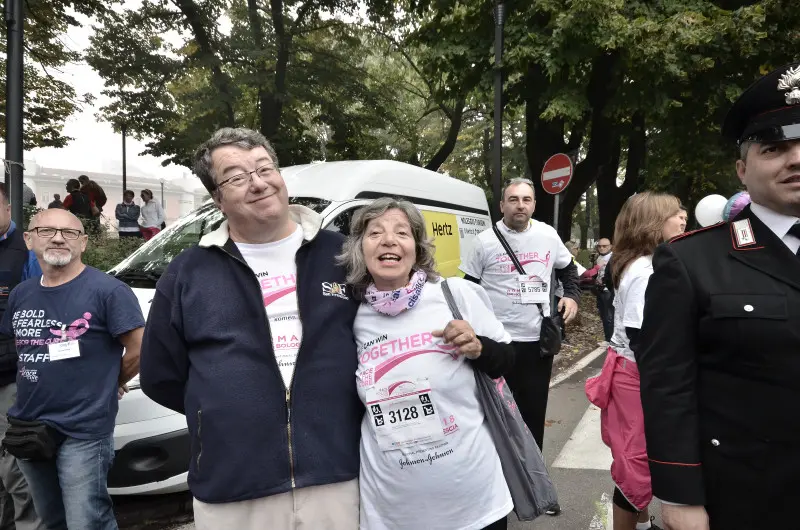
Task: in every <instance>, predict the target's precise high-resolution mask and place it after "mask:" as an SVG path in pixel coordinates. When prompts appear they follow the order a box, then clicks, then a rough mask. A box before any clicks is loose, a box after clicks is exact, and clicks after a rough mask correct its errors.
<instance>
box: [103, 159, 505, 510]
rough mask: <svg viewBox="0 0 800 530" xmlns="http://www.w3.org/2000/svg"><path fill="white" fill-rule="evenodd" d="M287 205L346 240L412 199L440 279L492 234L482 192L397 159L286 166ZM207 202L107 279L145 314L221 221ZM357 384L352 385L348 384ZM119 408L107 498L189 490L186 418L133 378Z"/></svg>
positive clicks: (220, 215)
mask: <svg viewBox="0 0 800 530" xmlns="http://www.w3.org/2000/svg"><path fill="white" fill-rule="evenodd" d="M281 173H282V174H283V177H284V180H285V181H286V186H287V189H288V191H289V197H290V202H292V203H296V204H303V205H305V206H308V207H309V208H311V209H312V210H314V211H316V212H318V213H319V214H321V215H322V217H323V223H322V226H323V228H326V229H328V230H333V231H336V232H341V233H343V234H347V232H348V230H349V227H350V220H351V219H352V216H353V213H354V212H355V211H356V210H358V208H360V207H361V206H363V205H365V204H368V203H369V202H371V201H372V200H373V199H375V198H377V197H383V196H394V197H401V198H405V199H408V200H410V201H412V202H413V203H414V204H416V205H417V207H418V208H419V209H420V211H421V212H422V214H423V216H424V217H425V220H426V221H427V223H428V226H427V228H428V235H429V236H430V237H432V238H433V240H434V242H435V244H436V262H437V267H438V270H439V272H440V273H441V274H442V275H444V276H446V277H447V276H455V275H457V274H459V272H458V265H459V263H460V262H461V257H462V255H463V253H464V251H465V249H466V247H467V243H468V242H469V241H470V240H471V239H472V238H473V237H474V236H476V235H477V234H479V233H480V232H482V231H483V230H485V229H487V228H490V222H491V221H490V219H489V206H488V204H487V202H486V195H485V194H484V193H483V190H481V189H480V188H478V187H477V186H473V185H472V184H468V183H466V182H462V181H460V180H457V179H454V178H450V177H447V176H445V175H441V174H439V173H434V172H432V171H428V170H426V169H422V168H419V167H416V166H411V165H408V164H403V163H400V162H394V161H383V160H380V161H378V160H376V161H360V162H326V163H320V164H310V165H302V166H292V167H287V168H284V169H283V170H282V171H281ZM222 220H223V217H222V214H221V213H220V211H219V210H218V209H217V208H216V207H215V206H214V204H213V203H212V202H211V201H209V202H207V203H206V204H204V205H203V206H201V207H200V208H198V209H197V210H195V211H193V212H192V213H190V214H188V215H185V216H184V217H182V218H180V219H178V221H176V222H175V223H174V224H173V225H171V226H169V227H167V229H166V230H164V231H163V232H161V233H159V234H158V235H157V236H156V237H154V238H153V239H152V240H150V241H149V242H147V243H146V244H144V245H143V246H142V247H141V248H139V249H138V250H137V251H136V252H135V253H133V254H132V255H131V256H130V257H129V258H128V259H126V260H125V261H123V262H122V263H120V264H119V265H117V266H116V267H114V268H113V269H112V270H111V271H109V273H110V274H112V275H114V276H116V277H117V278H119V279H120V280H122V281H124V282H125V283H127V284H128V285H130V286H131V287H132V288H133V290H134V292H135V293H136V296H137V297H138V298H139V302H140V303H141V304H142V311H143V312H144V314H145V315H147V314H148V313H149V310H150V303H151V302H152V299H153V289H154V287H155V284H156V281H158V279H159V277H160V276H161V274H162V273H163V272H164V270H165V269H166V267H167V265H168V264H169V262H170V261H171V260H172V258H174V257H175V256H177V255H178V254H179V253H180V252H181V251H182V250H184V249H185V248H188V247H190V246H192V245H196V244H197V243H198V242H199V241H200V238H201V237H203V236H204V235H206V234H207V233H209V232H212V231H213V230H215V229H216V228H217V227H218V226H219V225H220V223H221V222H222ZM353 384H355V381H354V382H353ZM128 386H129V387H130V390H131V391H130V392H129V393H128V394H127V395H126V396H125V397H124V398H123V399H122V401H121V402H120V408H119V414H118V415H117V423H116V428H115V429H114V449H115V450H116V456H115V458H114V465H113V467H112V468H111V471H110V472H109V475H108V486H109V491H110V492H111V494H112V495H138V494H153V493H171V492H174V491H181V490H185V489H187V485H186V476H187V473H188V469H189V458H190V457H189V454H190V453H189V434H188V431H187V428H186V419H185V417H184V416H183V414H178V413H176V412H173V411H171V410H169V409H166V408H164V407H162V406H160V405H158V404H156V403H155V402H153V401H152V400H150V399H149V398H148V397H147V396H145V395H144V394H143V393H142V391H141V390H140V389H139V385H138V376H137V377H136V378H135V379H134V380H133V381H131V384H129V385H128Z"/></svg>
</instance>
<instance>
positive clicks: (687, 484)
mask: <svg viewBox="0 0 800 530" xmlns="http://www.w3.org/2000/svg"><path fill="white" fill-rule="evenodd" d="M649 463H650V479H651V481H652V484H653V495H654V496H656V497H658V498H659V499H669V502H670V503H673V504H686V505H690V506H704V505H705V504H706V492H705V485H704V482H703V467H702V466H701V465H700V464H699V463H697V464H686V463H681V462H663V461H659V460H652V459H651V460H650V462H649Z"/></svg>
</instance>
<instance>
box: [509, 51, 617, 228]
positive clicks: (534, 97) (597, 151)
mask: <svg viewBox="0 0 800 530" xmlns="http://www.w3.org/2000/svg"><path fill="white" fill-rule="evenodd" d="M619 61H620V57H619V53H618V52H610V53H606V54H603V55H601V56H599V57H596V58H595V59H594V60H593V61H592V72H591V75H590V78H589V82H588V83H587V89H586V90H587V97H588V99H589V102H590V104H591V108H592V111H591V115H590V121H591V137H590V139H589V145H588V149H587V154H586V158H585V159H584V160H583V161H581V162H580V163H578V164H577V165H576V166H575V168H574V170H573V176H572V181H571V182H570V184H569V186H568V187H567V189H566V190H565V191H564V192H562V195H563V198H562V203H561V205H560V208H559V233H560V234H561V236H562V237H569V229H570V222H569V221H570V219H571V218H572V210H573V209H574V208H575V206H576V205H577V204H578V201H580V199H581V197H582V196H583V194H584V193H585V192H586V190H587V189H588V188H589V186H590V185H591V184H592V183H593V182H595V181H596V180H597V178H598V176H599V175H600V171H601V169H602V168H603V167H605V166H607V165H608V164H609V163H610V162H611V161H612V158H613V155H614V149H613V147H614V145H615V139H618V136H616V134H615V122H614V120H613V119H612V118H611V117H609V116H608V115H607V114H606V107H607V106H608V103H609V102H610V101H611V99H612V98H613V96H614V95H615V93H616V91H617V88H618V87H619V84H620V80H621V76H620V72H619V68H618V65H619ZM548 83H549V78H548V77H547V76H546V75H545V73H544V71H543V70H542V68H541V67H539V66H538V65H536V64H532V65H530V66H529V68H528V72H527V74H526V86H527V87H529V90H528V92H527V97H526V100H525V120H526V125H527V129H526V130H527V144H526V154H527V155H528V165H529V166H530V169H531V173H532V174H533V175H534V179H533V180H534V184H535V187H536V218H537V219H539V220H541V221H544V222H549V223H552V221H553V198H552V197H551V196H550V195H548V194H546V193H545V192H544V190H543V189H542V187H541V182H540V178H539V177H540V175H541V171H542V168H543V167H544V164H545V162H546V161H547V159H548V158H549V157H550V156H552V155H554V154H556V153H560V152H568V151H574V150H577V149H578V148H579V147H580V143H581V141H582V140H583V131H584V128H585V123H579V124H578V125H577V126H576V128H575V130H574V131H573V135H571V136H570V141H569V143H565V141H564V123H563V121H561V120H553V121H549V122H545V121H544V120H542V119H541V118H540V116H541V113H542V111H543V110H544V106H545V105H546V103H547V102H546V101H543V99H542V98H543V94H544V91H545V90H546V89H547V88H548ZM562 227H563V228H562Z"/></svg>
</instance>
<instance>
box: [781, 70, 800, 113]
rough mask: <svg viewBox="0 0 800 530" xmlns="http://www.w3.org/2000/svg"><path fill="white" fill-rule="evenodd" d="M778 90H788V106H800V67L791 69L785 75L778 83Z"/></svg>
mask: <svg viewBox="0 0 800 530" xmlns="http://www.w3.org/2000/svg"><path fill="white" fill-rule="evenodd" d="M778 90H788V92H786V104H787V105H798V104H800V66H797V67H795V68H790V69H788V70H787V71H786V73H785V74H783V75H782V76H781V78H780V80H779V81H778Z"/></svg>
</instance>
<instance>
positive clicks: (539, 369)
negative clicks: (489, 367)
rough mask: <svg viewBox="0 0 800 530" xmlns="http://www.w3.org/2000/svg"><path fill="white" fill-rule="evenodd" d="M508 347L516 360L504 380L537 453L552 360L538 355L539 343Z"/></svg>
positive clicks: (518, 343) (541, 442)
mask: <svg viewBox="0 0 800 530" xmlns="http://www.w3.org/2000/svg"><path fill="white" fill-rule="evenodd" d="M511 345H512V346H513V347H514V352H515V353H516V355H517V359H516V361H514V368H512V369H511V370H509V371H508V372H507V373H506V374H505V378H506V381H507V382H508V386H509V387H511V392H512V393H513V394H514V400H515V401H516V402H517V406H518V407H519V412H520V414H522V419H523V420H525V425H527V426H528V429H529V430H530V431H531V434H533V437H534V439H535V440H536V444H537V445H538V446H539V449H542V444H543V441H544V420H545V414H546V413H547V396H548V394H549V393H550V375H551V374H552V372H553V358H552V357H549V356H548V357H542V356H541V355H539V343H538V342H512V343H511Z"/></svg>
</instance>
